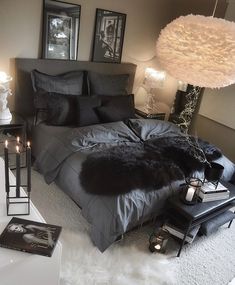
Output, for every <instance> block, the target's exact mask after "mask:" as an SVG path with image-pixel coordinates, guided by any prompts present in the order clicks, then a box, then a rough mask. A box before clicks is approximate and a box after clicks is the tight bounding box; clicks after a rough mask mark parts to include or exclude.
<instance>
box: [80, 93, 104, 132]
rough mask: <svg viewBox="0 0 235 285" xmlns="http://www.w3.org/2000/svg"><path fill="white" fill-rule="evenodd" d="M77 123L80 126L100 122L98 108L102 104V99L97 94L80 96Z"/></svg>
mask: <svg viewBox="0 0 235 285" xmlns="http://www.w3.org/2000/svg"><path fill="white" fill-rule="evenodd" d="M77 101H78V112H77V124H78V126H79V127H83V126H87V125H94V124H98V123H100V119H99V117H98V115H97V112H96V108H97V107H99V106H101V100H100V99H99V98H98V97H97V96H79V97H78V98H77Z"/></svg>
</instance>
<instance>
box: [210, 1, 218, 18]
mask: <svg viewBox="0 0 235 285" xmlns="http://www.w3.org/2000/svg"><path fill="white" fill-rule="evenodd" d="M218 1H219V0H216V1H215V7H214V11H213V14H212V17H214V16H215V11H216V8H217V5H218Z"/></svg>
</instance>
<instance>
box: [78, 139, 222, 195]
mask: <svg viewBox="0 0 235 285" xmlns="http://www.w3.org/2000/svg"><path fill="white" fill-rule="evenodd" d="M220 156H221V152H220V151H219V150H218V149H217V148H216V147H214V146H212V145H210V144H208V143H206V142H204V141H201V140H197V141H196V140H195V139H194V138H193V137H184V136H175V137H172V136H171V137H162V138H155V139H152V140H149V141H146V142H144V143H142V144H140V145H138V146H117V147H113V148H108V149H106V150H103V151H100V152H95V153H92V154H90V155H88V157H87V159H86V160H85V161H84V162H83V165H82V170H81V173H80V180H81V185H82V186H83V188H84V189H85V191H87V192H89V193H92V194H97V195H118V194H124V193H128V192H130V191H131V190H134V189H143V190H145V191H152V190H157V189H160V188H161V187H163V186H167V185H169V183H171V182H173V181H176V180H182V179H184V178H185V177H187V176H189V175H190V174H191V173H192V172H194V171H196V170H199V171H200V170H203V168H204V166H205V163H207V161H211V160H214V159H216V158H219V157H220Z"/></svg>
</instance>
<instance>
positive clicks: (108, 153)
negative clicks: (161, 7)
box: [13, 59, 235, 252]
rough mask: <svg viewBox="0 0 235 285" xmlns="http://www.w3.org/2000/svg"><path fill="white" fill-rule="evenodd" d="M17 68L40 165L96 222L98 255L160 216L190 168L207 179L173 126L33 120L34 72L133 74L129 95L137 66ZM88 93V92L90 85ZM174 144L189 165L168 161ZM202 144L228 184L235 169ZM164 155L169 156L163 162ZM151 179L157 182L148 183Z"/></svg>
mask: <svg viewBox="0 0 235 285" xmlns="http://www.w3.org/2000/svg"><path fill="white" fill-rule="evenodd" d="M13 66H14V70H15V78H16V81H15V94H16V107H17V108H16V111H17V112H18V113H20V114H22V115H24V116H26V118H27V121H28V124H29V130H30V131H31V135H32V145H33V155H34V157H35V158H36V161H35V168H36V169H37V170H38V171H39V172H41V173H42V174H43V175H44V177H45V180H46V182H47V183H51V182H52V181H54V182H55V183H56V184H57V185H58V186H59V187H60V188H61V189H62V190H63V191H64V192H65V193H67V194H68V195H69V196H70V197H71V198H72V199H73V200H74V201H75V202H76V203H77V204H78V205H79V207H81V209H82V214H83V216H84V217H85V218H86V219H87V221H88V222H89V223H90V225H91V239H92V241H93V243H94V244H95V245H96V246H97V247H98V248H99V249H100V251H102V252H103V251H104V250H105V249H107V248H108V247H109V246H110V245H111V244H112V243H113V242H114V241H115V240H117V238H118V237H119V236H120V235H122V234H124V233H125V232H127V231H129V230H131V229H132V228H134V227H135V226H138V225H140V224H142V223H144V222H146V221H148V220H150V219H152V218H154V217H156V216H157V215H159V214H160V213H161V212H162V211H163V209H164V206H165V202H166V200H167V198H168V197H169V196H170V195H173V194H174V193H175V192H176V191H177V190H178V189H179V186H180V184H182V182H183V176H182V174H183V175H184V174H185V173H187V171H188V170H190V172H192V171H193V172H194V174H193V175H197V176H198V177H199V176H200V175H202V169H201V168H200V167H199V164H198V161H197V159H196V160H195V159H194V155H195V153H194V154H193V155H191V154H190V155H189V147H188V144H187V143H186V144H185V145H184V142H185V139H186V142H187V139H188V138H185V136H183V135H182V134H181V133H180V130H179V129H178V127H177V126H175V125H173V124H171V123H168V122H164V121H157V120H149V119H147V120H144V119H135V118H126V119H125V120H120V121H119V120H117V117H115V121H114V122H112V121H109V122H107V121H106V122H102V123H96V124H86V125H85V126H79V127H78V126H74V125H66V126H61V125H59V126H58V125H57V126H55V125H53V126H51V125H48V123H45V122H41V123H38V124H33V123H32V120H31V119H30V118H31V117H32V116H34V114H35V110H34V103H33V93H34V92H33V87H32V84H31V78H30V73H31V71H32V70H34V69H37V70H39V71H40V72H45V73H48V74H52V75H53V74H61V73H64V72H68V71H76V70H86V71H88V72H102V73H103V74H106V75H121V74H128V75H129V81H128V84H127V86H126V87H127V88H126V89H127V93H131V91H132V86H133V80H134V74H135V69H136V66H135V65H133V64H129V63H123V64H119V65H117V64H100V63H91V62H67V61H57V60H37V59H15V60H14V61H13ZM107 85H108V84H107ZM115 88H117V86H116V87H115ZM88 89H89V88H88ZM82 92H86V88H85V91H84V90H83V91H82ZM108 92H111V91H110V90H108ZM118 92H120V91H118ZM114 95H116V94H114ZM85 99H86V98H85ZM121 99H122V98H121ZM125 100H126V99H125ZM22 101H23V102H24V104H22ZM26 101H27V104H25V102H26ZM55 102H56V101H53V104H55ZM93 103H94V102H92V104H93ZM86 106H87V105H86ZM99 108H101V109H100V110H101V111H102V112H101V114H102V115H104V114H105V115H107V112H106V111H107V110H106V109H104V108H103V105H102V106H101V107H99ZM80 111H81V110H80ZM104 111H105V112H104ZM80 113H82V112H80ZM109 115H110V114H109ZM111 115H113V112H112V114H111ZM111 117H112V116H111ZM92 119H93V120H94V117H92ZM172 142H174V145H177V143H178V144H179V142H183V143H180V144H181V145H182V146H184V148H182V149H181V150H180V151H181V152H179V154H181V155H180V156H181V157H182V154H184V155H183V157H185V160H183V161H181V165H179V163H178V164H177V163H176V161H177V162H179V155H177V157H176V156H175V157H174V161H171V160H170V156H172V157H173V156H174V154H175V153H176V152H175V146H174V145H172ZM202 147H205V149H204V150H205V153H207V154H208V158H210V160H213V161H217V162H219V163H220V164H222V165H224V167H225V171H224V173H223V179H224V180H227V181H229V180H230V179H231V177H232V175H233V173H234V169H235V168H234V164H233V163H232V162H231V161H230V160H229V159H228V158H226V157H225V156H223V155H218V153H217V149H216V148H214V147H212V146H208V145H203V144H202ZM172 151H173V152H172ZM162 153H165V156H164V157H163V156H162ZM153 154H154V155H153ZM216 155H217V156H216ZM189 159H194V160H193V161H194V162H195V165H194V168H193V169H191V168H190V166H189V165H187V162H188V161H189ZM146 161H148V164H147V165H146V163H145V162H146ZM114 162H115V163H116V164H115V165H114ZM143 163H144V164H143ZM136 165H137V166H138V167H137V166H136ZM185 165H187V167H188V168H187V169H186V167H185ZM200 165H201V164H200ZM179 166H180V167H179ZM115 167H116V168H115ZM184 168H185V169H184ZM189 168H190V169H189ZM114 169H115V171H113V170H114ZM140 169H141V171H140ZM154 169H158V172H156V171H154ZM169 169H171V171H168V170H169ZM182 169H183V170H182ZM182 171H183V172H184V173H182ZM143 173H145V174H144V175H145V176H144V178H143ZM156 173H157V174H158V175H156ZM160 173H161V175H160ZM164 173H167V175H165V174H164ZM191 175H192V173H191ZM139 177H142V178H143V179H139ZM159 177H160V178H161V179H160V178H159ZM118 178H120V179H118ZM151 181H153V183H149V182H151Z"/></svg>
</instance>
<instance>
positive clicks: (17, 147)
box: [16, 145, 20, 153]
mask: <svg viewBox="0 0 235 285" xmlns="http://www.w3.org/2000/svg"><path fill="white" fill-rule="evenodd" d="M16 152H17V153H19V152H20V147H19V146H18V145H17V146H16Z"/></svg>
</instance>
